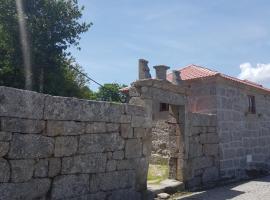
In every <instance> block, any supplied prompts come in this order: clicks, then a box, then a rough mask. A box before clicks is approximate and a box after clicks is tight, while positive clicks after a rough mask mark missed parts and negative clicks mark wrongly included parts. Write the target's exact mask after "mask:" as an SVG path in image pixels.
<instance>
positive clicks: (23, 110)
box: [0, 86, 45, 119]
mask: <svg viewBox="0 0 270 200" xmlns="http://www.w3.org/2000/svg"><path fill="white" fill-rule="evenodd" d="M44 97H45V95H44V94H39V93H36V92H32V91H26V90H19V89H15V88H9V87H3V86H0V116H6V117H20V118H31V119H42V117H43V108H44ZM18 105H19V106H18Z"/></svg>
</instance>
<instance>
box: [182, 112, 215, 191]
mask: <svg viewBox="0 0 270 200" xmlns="http://www.w3.org/2000/svg"><path fill="white" fill-rule="evenodd" d="M216 125H217V118H216V115H208V114H198V113H188V122H187V127H188V128H187V132H188V138H187V140H186V144H185V146H186V148H185V152H186V153H185V159H186V167H185V183H186V187H187V188H188V189H196V188H200V187H205V186H207V187H208V186H212V185H215V184H216V182H217V180H219V138H218V134H217V128H216Z"/></svg>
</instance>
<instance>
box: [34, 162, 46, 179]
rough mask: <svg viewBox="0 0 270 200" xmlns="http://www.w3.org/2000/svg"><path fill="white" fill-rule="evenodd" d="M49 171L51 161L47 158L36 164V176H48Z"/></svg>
mask: <svg viewBox="0 0 270 200" xmlns="http://www.w3.org/2000/svg"><path fill="white" fill-rule="evenodd" d="M48 171H49V161H48V160H47V159H41V160H39V161H38V162H37V163H36V165H35V171H34V177H39V178H43V177H47V176H48Z"/></svg>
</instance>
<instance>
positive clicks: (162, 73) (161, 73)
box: [154, 65, 170, 80]
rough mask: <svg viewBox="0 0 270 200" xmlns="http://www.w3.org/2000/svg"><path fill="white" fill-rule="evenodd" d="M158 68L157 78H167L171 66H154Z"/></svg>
mask: <svg viewBox="0 0 270 200" xmlns="http://www.w3.org/2000/svg"><path fill="white" fill-rule="evenodd" d="M154 68H155V70H156V79H161V80H166V79H167V70H168V69H170V67H168V66H166V65H157V66H154Z"/></svg>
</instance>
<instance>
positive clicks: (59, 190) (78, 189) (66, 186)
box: [51, 174, 89, 200]
mask: <svg viewBox="0 0 270 200" xmlns="http://www.w3.org/2000/svg"><path fill="white" fill-rule="evenodd" d="M87 193H89V175H88V174H80V175H63V176H58V177H56V178H54V180H53V184H52V193H51V199H52V200H53V199H68V198H71V197H76V196H81V195H84V194H87Z"/></svg>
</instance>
